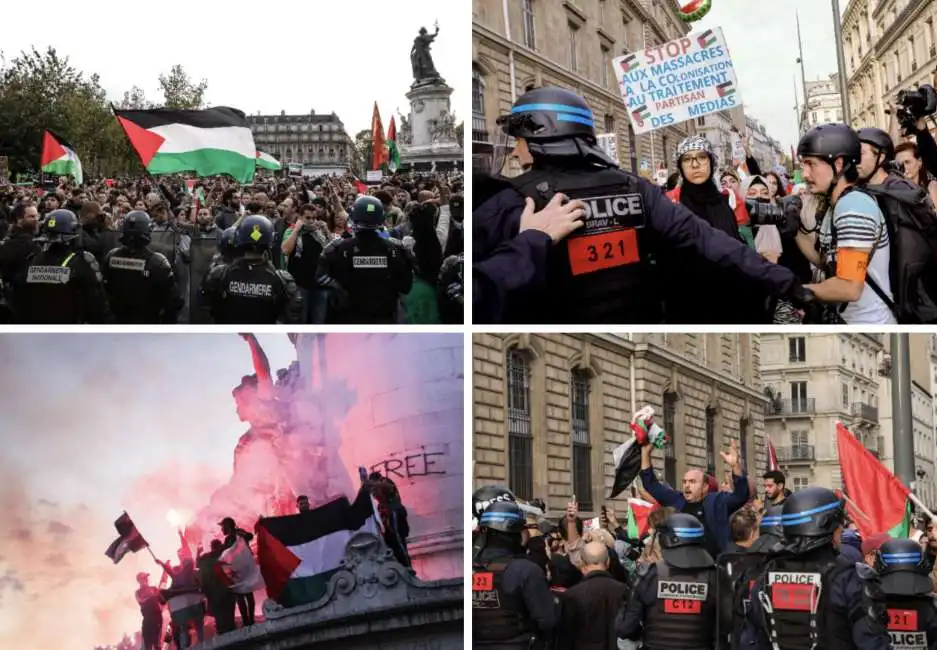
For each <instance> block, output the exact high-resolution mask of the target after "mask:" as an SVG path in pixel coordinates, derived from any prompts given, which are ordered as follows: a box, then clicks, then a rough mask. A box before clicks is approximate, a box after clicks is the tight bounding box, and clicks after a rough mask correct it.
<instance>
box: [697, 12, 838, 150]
mask: <svg viewBox="0 0 937 650" xmlns="http://www.w3.org/2000/svg"><path fill="white" fill-rule="evenodd" d="M840 4H841V5H843V7H842V8H843V9H844V8H845V5H846V4H847V0H840ZM795 9H796V10H797V12H798V13H799V14H800V30H801V38H802V40H803V46H804V68H805V71H806V76H807V80H808V81H813V80H816V79H825V78H828V77H829V75H831V74H833V73H834V72H836V42H835V39H834V35H833V9H832V3H830V2H829V1H828V0H785V2H752V0H716V1H715V2H713V9H712V11H711V12H710V13H709V15H708V16H706V17H705V18H703V20H701V21H700V22H698V23H694V24H693V26H692V30H693V31H702V30H704V29H708V28H710V27H721V28H722V30H723V32H724V33H725V37H726V42H727V43H728V44H729V52H730V53H731V54H732V63H733V65H734V66H735V73H736V75H737V77H738V81H739V85H740V87H741V91H742V101H743V102H744V103H745V113H746V115H750V116H753V117H755V118H757V119H758V120H759V121H760V122H761V123H762V124H764V125H765V129H766V130H767V132H768V135H770V136H771V137H773V138H774V139H775V140H778V141H779V142H780V143H781V145H782V146H783V147H784V148H785V150H789V149H790V145H791V144H796V143H795V142H794V138H795V137H796V135H797V128H796V118H795V113H794V85H795V83H796V86H797V89H798V90H797V93H798V95H797V97H798V98H797V103H798V105H802V104H803V95H802V90H801V89H802V85H801V77H800V65H799V64H797V63H796V61H797V57H798V53H797V23H796V20H795V14H794V10H795Z"/></svg>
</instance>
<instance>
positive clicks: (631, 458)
mask: <svg viewBox="0 0 937 650" xmlns="http://www.w3.org/2000/svg"><path fill="white" fill-rule="evenodd" d="M612 461H613V462H614V463H615V481H614V483H612V492H611V493H610V494H609V495H608V498H609V499H614V498H615V497H617V496H618V495H619V494H621V493H622V492H624V490H625V488H626V487H628V486H629V485H631V483H632V482H633V481H634V479H635V478H636V477H637V476H638V472H639V471H641V445H639V444H638V441H637V440H636V439H635V437H634V436H631V438H629V439H628V440H627V441H625V442H624V443H623V444H621V445H618V446H617V447H616V448H615V451H613V452H612Z"/></svg>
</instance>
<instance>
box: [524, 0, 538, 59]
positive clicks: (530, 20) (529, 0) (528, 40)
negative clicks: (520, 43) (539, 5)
mask: <svg viewBox="0 0 937 650" xmlns="http://www.w3.org/2000/svg"><path fill="white" fill-rule="evenodd" d="M521 10H522V12H523V14H524V46H525V47H529V48H530V49H532V50H533V49H536V47H537V38H536V35H535V33H534V2H533V0H523V4H522V5H521Z"/></svg>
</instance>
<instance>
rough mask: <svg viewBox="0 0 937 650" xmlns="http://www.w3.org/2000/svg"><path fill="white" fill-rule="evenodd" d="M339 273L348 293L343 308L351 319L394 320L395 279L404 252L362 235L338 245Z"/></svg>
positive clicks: (379, 240)
mask: <svg viewBox="0 0 937 650" xmlns="http://www.w3.org/2000/svg"><path fill="white" fill-rule="evenodd" d="M338 253H339V255H340V256H341V261H340V266H341V271H340V273H336V274H335V279H336V280H338V283H339V284H340V285H342V288H344V289H345V291H347V292H348V296H349V300H348V306H347V308H346V309H345V310H344V311H345V312H346V313H345V316H346V318H347V319H348V320H351V321H354V322H362V323H366V322H374V321H378V322H390V323H393V322H396V316H397V297H398V296H397V288H396V285H395V279H396V277H397V276H398V275H399V270H400V267H401V265H402V264H406V261H405V259H404V258H405V257H406V251H405V250H404V248H403V247H402V246H399V245H394V244H392V243H391V242H388V241H385V240H384V239H381V238H380V237H371V236H368V235H365V238H361V237H355V238H353V239H349V240H346V241H344V242H341V243H339V244H338Z"/></svg>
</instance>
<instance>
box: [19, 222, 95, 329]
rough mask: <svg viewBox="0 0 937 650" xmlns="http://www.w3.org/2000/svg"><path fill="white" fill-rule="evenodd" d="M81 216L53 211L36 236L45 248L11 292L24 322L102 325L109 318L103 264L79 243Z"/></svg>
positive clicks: (30, 263) (20, 319) (20, 317)
mask: <svg viewBox="0 0 937 650" xmlns="http://www.w3.org/2000/svg"><path fill="white" fill-rule="evenodd" d="M79 234H80V233H79V226H78V218H77V217H76V216H75V213H74V212H72V211H71V210H53V211H52V212H50V213H49V214H48V215H46V219H45V221H44V222H43V224H42V233H41V236H40V237H39V238H38V239H37V240H36V241H37V242H39V243H44V244H45V247H44V248H43V250H42V251H40V252H39V253H37V254H36V255H35V256H34V257H33V258H32V259H31V260H29V264H28V265H27V266H26V268H25V270H24V272H23V273H22V274H21V276H20V278H19V280H18V282H16V283H15V284H16V288H15V291H14V294H13V300H14V301H15V308H14V311H15V318H16V320H17V321H18V322H21V323H38V324H62V325H67V324H83V323H89V324H99V323H104V322H105V321H106V320H107V299H106V298H105V295H104V283H103V280H102V278H101V268H100V267H99V266H98V261H97V260H96V259H95V257H94V255H92V254H91V253H88V252H86V251H80V250H78V248H77V245H78V237H79Z"/></svg>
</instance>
